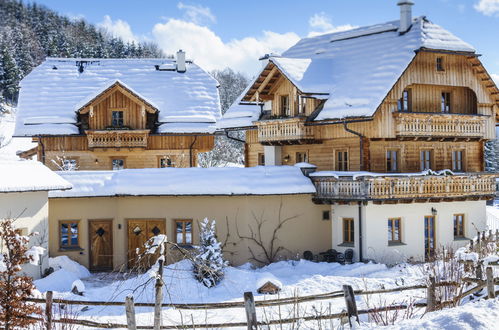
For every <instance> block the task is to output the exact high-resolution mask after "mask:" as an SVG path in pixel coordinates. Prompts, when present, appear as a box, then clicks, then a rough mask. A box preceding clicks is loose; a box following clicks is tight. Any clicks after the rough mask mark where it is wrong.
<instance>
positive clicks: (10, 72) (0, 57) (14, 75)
mask: <svg viewBox="0 0 499 330" xmlns="http://www.w3.org/2000/svg"><path fill="white" fill-rule="evenodd" d="M0 62H2V67H3V68H2V71H3V74H2V78H0V81H1V82H2V86H1V89H2V90H3V96H4V97H5V98H6V99H7V100H11V101H12V100H14V99H15V98H16V97H17V92H18V90H19V86H18V85H19V81H20V80H21V72H20V70H19V68H18V67H17V63H16V60H15V59H14V57H13V56H12V53H11V50H10V49H9V48H8V47H6V45H4V47H3V48H2V50H1V52H0Z"/></svg>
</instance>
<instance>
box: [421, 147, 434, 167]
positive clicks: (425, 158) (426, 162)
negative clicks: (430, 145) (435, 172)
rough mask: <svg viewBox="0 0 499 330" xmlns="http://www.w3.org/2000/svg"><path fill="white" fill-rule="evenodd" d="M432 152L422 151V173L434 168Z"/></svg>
mask: <svg viewBox="0 0 499 330" xmlns="http://www.w3.org/2000/svg"><path fill="white" fill-rule="evenodd" d="M432 153H433V152H432V151H431V150H421V155H420V161H421V171H424V170H429V169H431V167H432V164H431V163H432V161H431V158H432Z"/></svg>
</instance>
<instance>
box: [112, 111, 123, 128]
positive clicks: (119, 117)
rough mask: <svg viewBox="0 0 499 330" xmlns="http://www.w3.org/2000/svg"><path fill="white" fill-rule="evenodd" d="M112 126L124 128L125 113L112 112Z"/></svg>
mask: <svg viewBox="0 0 499 330" xmlns="http://www.w3.org/2000/svg"><path fill="white" fill-rule="evenodd" d="M112 125H113V127H123V111H113V112H112Z"/></svg>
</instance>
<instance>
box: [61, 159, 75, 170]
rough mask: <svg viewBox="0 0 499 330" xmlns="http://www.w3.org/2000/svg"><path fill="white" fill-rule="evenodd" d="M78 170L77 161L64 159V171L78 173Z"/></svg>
mask: <svg viewBox="0 0 499 330" xmlns="http://www.w3.org/2000/svg"><path fill="white" fill-rule="evenodd" d="M77 169H78V162H77V161H76V159H63V160H62V166H61V170H62V171H76V170H77Z"/></svg>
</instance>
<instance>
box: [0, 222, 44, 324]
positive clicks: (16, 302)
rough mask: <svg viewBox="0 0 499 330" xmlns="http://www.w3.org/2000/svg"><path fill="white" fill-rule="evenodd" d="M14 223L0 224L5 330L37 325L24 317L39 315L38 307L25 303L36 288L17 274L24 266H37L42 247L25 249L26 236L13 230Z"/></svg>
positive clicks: (0, 301) (0, 316)
mask: <svg viewBox="0 0 499 330" xmlns="http://www.w3.org/2000/svg"><path fill="white" fill-rule="evenodd" d="M13 222H14V220H12V219H3V220H1V222H0V239H1V242H0V247H1V248H2V253H0V324H2V325H3V327H4V328H5V329H14V328H26V327H28V326H29V325H30V324H32V323H34V322H36V321H34V320H31V319H27V318H26V316H29V315H32V314H40V313H41V309H40V307H39V306H36V305H33V304H30V303H28V302H26V298H28V297H30V296H31V295H32V294H33V293H34V291H35V287H34V285H33V279H32V278H31V277H29V276H22V275H20V274H19V272H20V271H21V266H22V265H24V264H26V263H32V264H34V265H37V264H38V261H39V255H38V254H39V253H43V250H44V249H42V248H40V247H32V248H28V243H29V237H28V236H22V235H21V231H20V230H19V229H16V228H14V225H13Z"/></svg>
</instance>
